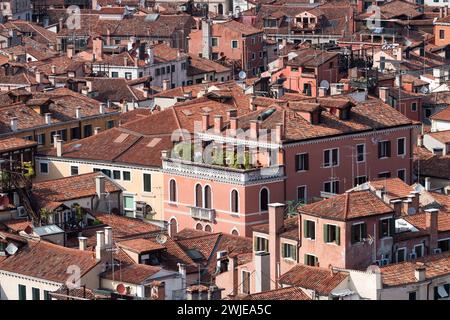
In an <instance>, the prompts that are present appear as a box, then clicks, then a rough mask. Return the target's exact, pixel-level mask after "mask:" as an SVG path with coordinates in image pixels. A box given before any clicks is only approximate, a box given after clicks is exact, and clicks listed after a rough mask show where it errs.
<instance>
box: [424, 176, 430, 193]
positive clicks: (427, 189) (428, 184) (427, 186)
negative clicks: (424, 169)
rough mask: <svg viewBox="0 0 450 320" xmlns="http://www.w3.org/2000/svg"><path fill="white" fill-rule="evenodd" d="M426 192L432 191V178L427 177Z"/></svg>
mask: <svg viewBox="0 0 450 320" xmlns="http://www.w3.org/2000/svg"><path fill="white" fill-rule="evenodd" d="M425 190H426V191H430V190H431V178H430V177H425Z"/></svg>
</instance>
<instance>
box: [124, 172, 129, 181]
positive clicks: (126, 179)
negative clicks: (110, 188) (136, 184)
mask: <svg viewBox="0 0 450 320" xmlns="http://www.w3.org/2000/svg"><path fill="white" fill-rule="evenodd" d="M122 177H123V181H131V172H130V171H123V172H122Z"/></svg>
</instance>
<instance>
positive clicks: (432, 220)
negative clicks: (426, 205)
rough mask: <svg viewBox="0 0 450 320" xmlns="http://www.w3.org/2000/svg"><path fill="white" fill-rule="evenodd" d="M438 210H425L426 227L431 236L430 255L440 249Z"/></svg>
mask: <svg viewBox="0 0 450 320" xmlns="http://www.w3.org/2000/svg"><path fill="white" fill-rule="evenodd" d="M438 215H439V210H438V209H427V210H425V227H426V229H427V230H428V232H429V234H430V253H433V249H436V248H437V247H438V227H439V225H438Z"/></svg>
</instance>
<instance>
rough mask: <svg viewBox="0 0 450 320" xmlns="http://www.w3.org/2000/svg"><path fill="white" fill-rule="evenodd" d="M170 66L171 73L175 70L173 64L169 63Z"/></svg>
mask: <svg viewBox="0 0 450 320" xmlns="http://www.w3.org/2000/svg"><path fill="white" fill-rule="evenodd" d="M170 68H171V71H172V73H173V72H175V65H174V64H173V65H171V66H170Z"/></svg>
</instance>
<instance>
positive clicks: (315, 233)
mask: <svg viewBox="0 0 450 320" xmlns="http://www.w3.org/2000/svg"><path fill="white" fill-rule="evenodd" d="M306 221H310V222H313V223H314V239H313V238H310V237H307V236H306V233H305V235H304V236H303V237H304V238H305V239H308V240H310V241H316V239H317V232H316V229H317V228H316V226H317V222H316V221H315V220H312V219H305V222H306Z"/></svg>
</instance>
